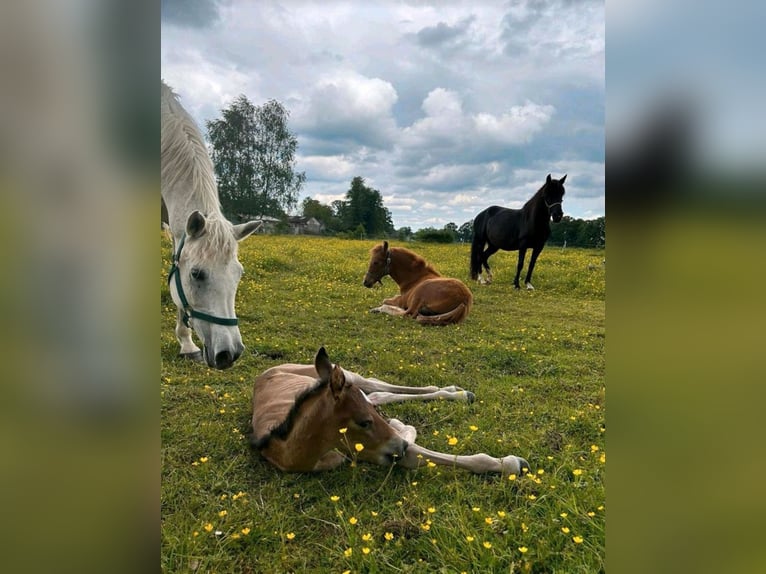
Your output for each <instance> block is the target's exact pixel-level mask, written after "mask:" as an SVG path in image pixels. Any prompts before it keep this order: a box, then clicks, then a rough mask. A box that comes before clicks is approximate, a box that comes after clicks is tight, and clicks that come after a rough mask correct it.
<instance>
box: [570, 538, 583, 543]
mask: <svg viewBox="0 0 766 574" xmlns="http://www.w3.org/2000/svg"><path fill="white" fill-rule="evenodd" d="M582 541H583V537H582V536H572V542H574V543H575V544H582Z"/></svg>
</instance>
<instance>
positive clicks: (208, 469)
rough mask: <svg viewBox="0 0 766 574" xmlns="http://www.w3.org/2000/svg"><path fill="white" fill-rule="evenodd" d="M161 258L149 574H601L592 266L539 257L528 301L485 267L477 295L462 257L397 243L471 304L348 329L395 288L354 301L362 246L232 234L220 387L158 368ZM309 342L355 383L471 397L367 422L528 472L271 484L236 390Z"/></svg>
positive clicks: (580, 253) (599, 314)
mask: <svg viewBox="0 0 766 574" xmlns="http://www.w3.org/2000/svg"><path fill="white" fill-rule="evenodd" d="M161 241H162V249H161V253H162V262H161V271H160V278H159V282H160V285H161V312H162V319H161V335H160V345H161V357H162V367H161V381H160V385H161V386H160V392H161V396H162V403H161V404H162V552H161V566H162V571H163V572H166V573H171V572H200V573H202V572H206V573H207V572H217V573H225V572H231V573H272V572H274V573H281V572H338V573H342V572H444V573H453V572H455V573H459V572H475V573H478V572H562V573H564V572H566V573H575V572H600V571H603V568H604V552H605V550H604V524H605V514H606V509H605V504H606V503H605V466H606V465H605V461H606V453H605V448H604V445H605V434H606V433H605V416H606V412H605V402H604V400H605V387H604V371H605V368H604V347H605V329H604V312H605V308H604V306H605V304H604V291H605V270H604V266H603V265H602V260H603V257H604V252H603V250H601V251H597V250H579V249H565V250H562V249H561V248H558V247H550V246H549V247H547V248H546V249H545V250H544V251H543V253H542V255H541V256H540V259H539V260H538V264H537V268H536V270H535V277H534V278H533V283H534V284H535V286H536V287H537V290H535V291H515V290H514V289H513V285H512V281H513V276H512V274H513V271H514V269H515V265H516V256H517V255H516V253H507V252H499V253H497V254H496V255H495V256H493V258H492V260H491V262H492V265H493V270H494V274H495V283H494V284H493V285H491V286H489V287H479V286H477V285H476V284H475V283H472V282H470V281H469V280H468V252H469V246H467V245H457V244H453V245H434V244H410V245H407V247H410V248H411V249H413V250H415V251H417V252H418V253H420V254H421V255H422V256H424V257H425V258H426V259H427V260H429V261H430V262H431V263H432V264H433V265H434V266H435V267H436V268H437V269H438V270H439V271H440V272H441V273H442V274H443V275H447V276H452V277H457V278H460V279H462V280H464V281H465V282H466V284H468V285H469V287H470V288H471V289H472V291H473V293H474V307H473V310H472V312H471V314H470V315H469V316H468V318H467V320H466V321H465V322H464V323H462V324H461V325H458V326H450V327H423V326H420V325H418V324H416V323H415V322H414V321H411V320H407V319H403V318H396V317H390V316H387V315H378V314H370V313H368V312H367V311H368V309H370V308H371V307H374V306H377V305H378V304H380V302H381V301H382V299H383V298H384V297H386V296H390V295H392V294H394V293H395V292H396V291H397V289H396V284H395V283H394V282H393V281H392V280H391V279H390V278H386V279H384V280H383V287H382V288H381V286H377V287H376V288H374V289H365V288H364V287H363V286H362V277H363V275H364V273H365V271H366V268H367V262H368V253H369V250H370V248H371V247H372V246H373V245H374V244H375V241H372V240H370V241H350V240H338V239H328V238H313V237H288V236H258V237H251V238H249V239H247V240H245V241H244V242H243V243H241V244H240V261H241V262H242V264H243V265H244V267H245V270H246V272H245V276H244V277H243V280H242V282H241V284H240V287H239V294H238V297H237V315H238V317H239V318H240V330H241V332H242V338H243V341H244V343H245V345H246V346H247V350H246V351H245V354H244V355H243V356H242V357H241V358H240V360H239V361H238V362H237V363H236V364H235V365H234V367H233V368H231V369H229V370H227V371H222V372H221V371H214V370H211V369H208V368H207V367H206V366H204V365H202V364H199V363H191V362H187V361H182V360H180V359H179V358H177V353H178V346H177V343H176V341H175V337H174V335H173V326H174V324H175V306H174V305H173V303H172V301H171V299H170V296H169V294H168V290H167V284H166V271H167V268H168V267H169V263H170V257H171V253H170V251H171V250H170V244H169V242H168V241H167V240H166V238H165V237H164V236H163V237H162V239H161ZM392 245H402V244H401V243H399V242H392ZM321 345H324V346H325V347H326V349H327V351H328V353H329V355H330V358H331V359H332V360H333V361H334V362H336V363H338V364H340V365H342V366H343V367H345V368H347V369H349V370H352V371H356V372H358V373H360V374H362V375H365V376H375V377H378V378H380V379H383V380H385V381H388V382H391V383H395V384H406V385H418V386H420V385H439V386H444V385H450V384H455V385H459V386H461V387H463V388H466V389H469V390H472V391H474V392H475V393H476V397H477V400H476V402H475V403H474V404H471V405H468V404H459V403H452V402H445V401H441V402H436V403H412V404H400V405H386V406H384V407H383V408H382V409H381V411H382V413H383V414H384V416H389V417H392V416H395V417H396V418H399V419H401V420H403V421H404V422H406V423H408V424H412V425H414V426H415V427H416V428H417V429H418V436H419V438H418V442H419V443H420V444H423V446H426V447H429V448H433V449H435V450H441V451H444V452H454V453H455V454H470V453H475V452H486V453H488V454H491V455H494V456H504V455H506V454H516V455H519V456H523V457H524V458H526V459H527V460H528V461H529V462H530V465H531V472H530V473H529V474H528V475H526V476H523V477H518V478H517V479H516V480H508V479H504V478H501V477H499V476H496V475H487V476H482V475H473V474H470V473H468V472H466V471H459V470H452V469H448V468H444V467H436V468H428V467H424V468H421V469H419V470H416V471H408V470H404V469H401V468H398V467H395V468H392V469H391V468H384V467H376V466H371V465H367V464H362V463H360V464H359V465H353V466H352V465H348V466H346V467H342V468H340V469H336V470H334V471H330V472H327V473H323V474H285V473H282V472H280V471H278V470H276V469H275V468H273V467H271V466H270V465H269V464H267V463H266V462H265V461H264V460H262V459H261V458H260V457H259V455H258V454H257V452H253V451H252V450H251V449H250V447H249V443H248V440H247V435H248V433H249V431H250V429H249V420H250V398H251V387H252V382H253V380H254V379H255V377H256V376H257V375H258V374H259V373H260V372H261V371H263V370H265V369H266V368H268V367H271V366H274V365H276V364H280V363H285V362H299V363H310V362H312V361H313V358H314V355H315V353H316V351H317V349H318V348H319V347H320V346H321ZM451 438H452V439H455V438H456V439H457V442H456V443H455V444H450V442H452V443H454V442H455V441H454V440H452V441H450V440H449V439H451Z"/></svg>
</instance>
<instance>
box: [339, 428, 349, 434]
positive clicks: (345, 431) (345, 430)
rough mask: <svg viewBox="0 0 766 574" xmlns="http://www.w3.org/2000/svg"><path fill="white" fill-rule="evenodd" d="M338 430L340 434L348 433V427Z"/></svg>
mask: <svg viewBox="0 0 766 574" xmlns="http://www.w3.org/2000/svg"><path fill="white" fill-rule="evenodd" d="M338 432H339V433H340V434H346V433H347V432H348V429H347V428H346V427H343V428H342V429H338Z"/></svg>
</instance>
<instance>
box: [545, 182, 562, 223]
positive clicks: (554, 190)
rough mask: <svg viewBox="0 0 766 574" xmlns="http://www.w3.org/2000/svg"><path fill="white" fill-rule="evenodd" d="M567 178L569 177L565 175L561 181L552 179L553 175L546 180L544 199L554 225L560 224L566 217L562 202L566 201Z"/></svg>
mask: <svg viewBox="0 0 766 574" xmlns="http://www.w3.org/2000/svg"><path fill="white" fill-rule="evenodd" d="M566 178H567V176H566V175H564V177H562V178H561V179H552V178H551V174H548V177H547V178H546V180H545V188H544V190H543V199H544V200H545V205H546V206H547V207H548V212H549V213H550V214H551V219H552V220H553V222H554V223H558V222H559V221H561V218H562V217H564V209H563V208H562V207H561V202H562V201H564V181H565V180H566Z"/></svg>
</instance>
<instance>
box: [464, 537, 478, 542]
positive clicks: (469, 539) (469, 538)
mask: <svg viewBox="0 0 766 574" xmlns="http://www.w3.org/2000/svg"><path fill="white" fill-rule="evenodd" d="M465 539H466V540H467V541H468V542H473V541H474V540H476V539H475V538H474V537H473V536H466V537H465Z"/></svg>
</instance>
